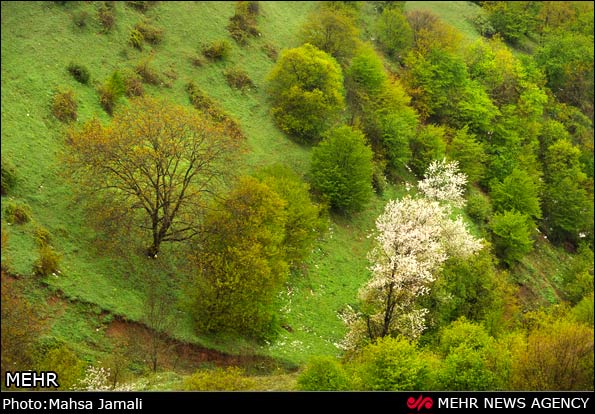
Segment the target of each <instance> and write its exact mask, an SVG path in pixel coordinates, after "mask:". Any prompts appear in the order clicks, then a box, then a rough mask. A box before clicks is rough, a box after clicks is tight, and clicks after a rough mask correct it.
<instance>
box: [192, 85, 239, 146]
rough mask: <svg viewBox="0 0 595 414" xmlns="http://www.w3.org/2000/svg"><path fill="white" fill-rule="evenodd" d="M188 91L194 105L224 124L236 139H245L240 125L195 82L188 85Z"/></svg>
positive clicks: (227, 131)
mask: <svg viewBox="0 0 595 414" xmlns="http://www.w3.org/2000/svg"><path fill="white" fill-rule="evenodd" d="M186 91H187V92H188V96H189V97H190V102H191V103H192V105H193V106H194V107H195V108H196V109H198V110H199V111H202V112H204V113H206V114H208V115H209V116H210V117H211V118H212V119H213V120H214V121H215V122H218V123H221V124H223V127H224V128H225V132H226V133H227V134H229V135H230V136H232V137H234V138H236V139H244V138H245V137H244V133H243V132H242V130H241V128H240V125H239V124H238V123H237V122H236V121H235V120H234V119H233V118H231V117H230V116H229V115H227V114H226V113H225V111H223V109H221V107H220V106H219V105H217V103H216V102H215V101H213V99H211V98H210V97H209V96H207V95H206V94H205V93H204V92H203V91H202V90H200V88H199V87H198V86H196V84H194V83H193V82H190V83H188V85H186Z"/></svg>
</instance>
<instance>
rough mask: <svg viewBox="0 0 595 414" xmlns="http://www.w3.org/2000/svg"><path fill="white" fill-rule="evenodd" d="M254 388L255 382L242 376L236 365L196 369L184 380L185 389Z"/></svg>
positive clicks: (239, 389) (233, 389)
mask: <svg viewBox="0 0 595 414" xmlns="http://www.w3.org/2000/svg"><path fill="white" fill-rule="evenodd" d="M255 388H256V382H255V381H254V380H253V379H252V378H250V377H246V376H244V372H243V371H242V369H241V368H238V367H227V368H226V369H222V368H216V369H214V370H211V371H197V372H195V373H194V374H193V375H191V376H190V377H187V378H186V379H185V380H184V384H183V389H184V390H187V391H247V390H253V389H255Z"/></svg>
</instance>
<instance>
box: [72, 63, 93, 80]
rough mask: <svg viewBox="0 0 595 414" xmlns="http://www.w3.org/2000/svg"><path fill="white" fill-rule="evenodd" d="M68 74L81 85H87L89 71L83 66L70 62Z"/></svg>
mask: <svg viewBox="0 0 595 414" xmlns="http://www.w3.org/2000/svg"><path fill="white" fill-rule="evenodd" d="M68 72H69V73H70V74H71V75H72V77H73V78H74V79H76V80H77V81H78V82H80V83H82V84H83V85H87V84H88V83H89V77H90V76H89V69H87V68H86V67H85V66H83V65H79V64H78V63H74V62H72V63H70V65H68Z"/></svg>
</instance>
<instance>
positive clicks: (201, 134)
mask: <svg viewBox="0 0 595 414" xmlns="http://www.w3.org/2000/svg"><path fill="white" fill-rule="evenodd" d="M69 144H70V155H69V157H68V158H67V161H68V164H69V167H71V168H73V169H74V171H75V173H76V177H77V178H80V179H81V182H82V183H83V185H84V186H85V187H86V188H87V189H88V190H90V191H100V192H102V193H104V194H105V193H107V194H108V195H109V198H110V199H111V201H112V202H114V203H119V204H120V205H123V206H125V207H126V208H127V209H128V211H129V218H130V219H132V220H136V221H137V223H138V225H139V226H140V227H141V228H142V229H143V230H144V231H146V232H148V233H149V234H150V237H151V242H150V243H149V246H148V249H147V251H148V254H149V255H151V256H155V255H156V254H157V253H158V252H159V249H160V248H161V244H162V243H164V242H169V241H182V240H188V239H190V238H192V237H194V236H196V235H197V234H198V231H199V228H198V225H199V223H198V220H197V216H198V215H199V214H200V212H201V209H202V207H203V206H204V205H205V203H206V198H207V196H208V195H211V194H212V193H213V192H214V191H215V190H216V188H217V185H219V184H220V183H221V180H222V179H224V178H225V177H228V176H229V173H230V172H231V171H233V168H231V167H230V165H231V163H232V162H233V160H234V159H235V157H236V155H237V153H238V148H239V147H240V144H241V143H240V142H239V141H237V140H233V139H231V138H229V137H228V136H227V135H226V134H224V133H223V130H222V127H220V126H219V125H215V124H213V122H211V121H210V120H208V119H207V118H206V117H205V116H203V115H202V114H200V113H199V112H196V111H194V110H191V109H187V108H185V107H182V106H179V105H173V104H171V103H168V102H167V101H165V100H157V99H153V98H148V97H143V98H139V99H136V100H133V101H132V102H131V105H130V106H129V107H128V108H126V109H124V110H123V111H121V112H119V113H117V114H116V115H115V116H114V118H113V119H112V122H111V123H110V124H109V125H108V126H103V125H101V124H100V122H99V121H98V120H97V119H93V120H91V121H89V122H87V123H86V124H85V125H84V126H83V128H82V129H81V130H80V131H75V132H73V133H71V134H70V136H69Z"/></svg>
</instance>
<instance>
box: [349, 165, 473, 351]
mask: <svg viewBox="0 0 595 414" xmlns="http://www.w3.org/2000/svg"><path fill="white" fill-rule="evenodd" d="M433 164H434V163H433ZM431 168H432V170H431V171H428V173H427V174H426V179H425V180H424V182H425V183H424V184H421V183H420V189H421V190H422V191H423V192H424V193H425V194H426V197H421V198H412V197H410V196H405V197H404V198H403V199H401V200H391V201H389V202H388V204H387V205H386V207H385V210H384V213H382V214H381V215H380V216H379V217H378V219H377V220H376V230H377V236H376V240H375V247H374V248H373V249H372V251H371V252H370V254H369V260H370V262H371V267H370V270H371V272H372V278H371V279H370V281H368V283H367V284H366V285H365V286H364V287H363V288H362V289H361V290H360V292H359V299H360V300H361V302H362V305H363V306H362V311H361V312H360V313H356V312H355V311H353V309H351V308H349V309H348V311H347V312H345V313H344V314H343V315H342V318H343V320H344V321H345V323H347V325H348V326H349V332H348V334H347V336H346V337H345V338H344V340H343V342H342V344H341V347H342V348H344V349H350V348H354V347H356V346H358V345H359V344H360V343H361V342H362V341H366V340H374V339H376V338H379V337H385V336H389V335H395V334H401V335H404V336H406V337H408V338H411V339H415V338H417V337H418V336H419V335H420V334H421V333H422V332H423V330H424V329H425V315H426V314H427V312H428V310H427V309H423V308H419V306H418V304H417V303H418V298H419V297H420V296H423V295H427V294H428V293H429V291H430V287H431V285H432V282H434V280H435V277H436V276H435V275H436V274H437V272H438V270H439V269H440V267H441V265H442V264H443V263H444V261H445V260H446V259H447V258H448V257H451V256H457V257H467V256H469V255H472V254H474V253H475V252H477V251H478V250H480V249H481V240H478V239H476V238H474V237H473V236H472V235H470V234H469V231H468V229H467V227H466V225H465V223H464V222H463V220H462V219H461V218H460V217H459V218H457V219H455V220H452V219H451V218H450V216H451V213H452V211H451V208H450V204H445V203H440V202H439V201H438V200H442V201H448V202H450V203H453V202H454V203H455V204H457V205H463V204H464V203H463V202H464V200H463V198H462V192H461V191H460V190H459V187H460V186H461V183H464V182H465V177H464V174H463V178H461V177H460V174H458V172H457V170H456V165H454V167H453V166H449V165H446V166H444V165H441V164H440V163H436V164H434V167H431ZM429 170H430V169H429ZM449 177H450V180H448V178H449ZM442 179H444V180H446V181H445V182H444V185H445V187H446V189H444V190H440V189H438V188H434V186H435V185H438V183H440V182H441V181H440V180H442ZM430 196H431V197H430ZM457 197H460V200H459V199H458V198H457Z"/></svg>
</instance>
